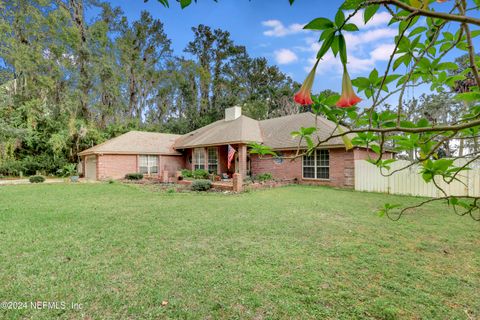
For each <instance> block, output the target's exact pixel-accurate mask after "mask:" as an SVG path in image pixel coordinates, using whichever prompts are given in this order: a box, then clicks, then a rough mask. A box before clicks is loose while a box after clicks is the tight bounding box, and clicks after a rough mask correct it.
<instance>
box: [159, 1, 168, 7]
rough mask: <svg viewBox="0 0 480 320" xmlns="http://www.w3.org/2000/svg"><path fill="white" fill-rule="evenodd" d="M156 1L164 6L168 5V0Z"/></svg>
mask: <svg viewBox="0 0 480 320" xmlns="http://www.w3.org/2000/svg"><path fill="white" fill-rule="evenodd" d="M158 2H160V3H161V4H162V5H163V6H164V7H165V8H168V7H169V5H168V0H158Z"/></svg>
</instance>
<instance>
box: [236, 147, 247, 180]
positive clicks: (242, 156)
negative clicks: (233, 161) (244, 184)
mask: <svg viewBox="0 0 480 320" xmlns="http://www.w3.org/2000/svg"><path fill="white" fill-rule="evenodd" d="M238 173H240V174H241V175H242V177H246V176H247V145H246V144H240V145H238Z"/></svg>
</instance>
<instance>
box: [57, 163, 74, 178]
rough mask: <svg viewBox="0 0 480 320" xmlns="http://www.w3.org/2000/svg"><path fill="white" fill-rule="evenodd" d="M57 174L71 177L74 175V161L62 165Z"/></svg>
mask: <svg viewBox="0 0 480 320" xmlns="http://www.w3.org/2000/svg"><path fill="white" fill-rule="evenodd" d="M58 174H59V175H60V176H61V177H72V176H76V175H77V174H78V173H77V165H76V164H75V163H68V164H66V165H64V166H63V168H62V169H60V170H58Z"/></svg>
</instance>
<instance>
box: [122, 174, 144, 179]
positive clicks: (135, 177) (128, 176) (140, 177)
mask: <svg viewBox="0 0 480 320" xmlns="http://www.w3.org/2000/svg"><path fill="white" fill-rule="evenodd" d="M125 179H127V180H142V179H143V174H141V173H127V174H126V175H125Z"/></svg>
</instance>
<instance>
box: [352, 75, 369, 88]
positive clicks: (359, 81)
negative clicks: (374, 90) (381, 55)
mask: <svg viewBox="0 0 480 320" xmlns="http://www.w3.org/2000/svg"><path fill="white" fill-rule="evenodd" d="M352 84H353V85H354V86H355V87H357V88H358V89H359V90H360V91H363V90H365V89H366V88H368V87H370V80H368V79H367V78H365V77H358V78H356V79H353V80H352Z"/></svg>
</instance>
